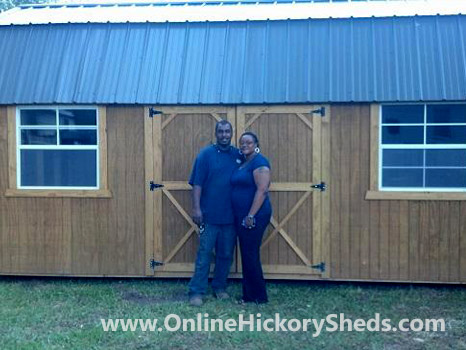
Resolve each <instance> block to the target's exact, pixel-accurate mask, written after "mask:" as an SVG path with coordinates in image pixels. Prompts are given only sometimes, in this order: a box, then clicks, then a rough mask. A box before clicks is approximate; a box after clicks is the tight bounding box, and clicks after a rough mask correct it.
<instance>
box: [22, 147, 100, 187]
mask: <svg viewBox="0 0 466 350" xmlns="http://www.w3.org/2000/svg"><path fill="white" fill-rule="evenodd" d="M96 179H97V154H96V151H95V150H35V149H34V150H32V149H31V150H30V149H27V150H21V186H50V187H51V186H54V187H60V186H63V187H95V186H97V183H96Z"/></svg>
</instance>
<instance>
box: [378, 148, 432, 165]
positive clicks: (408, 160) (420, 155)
mask: <svg viewBox="0 0 466 350" xmlns="http://www.w3.org/2000/svg"><path fill="white" fill-rule="evenodd" d="M382 156H383V161H382V164H383V166H423V164H424V150H422V149H415V150H411V149H385V150H383V154H382Z"/></svg>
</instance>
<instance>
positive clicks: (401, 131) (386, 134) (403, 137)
mask: <svg viewBox="0 0 466 350" xmlns="http://www.w3.org/2000/svg"><path fill="white" fill-rule="evenodd" d="M382 143H383V144H423V143H424V128H423V127H422V126H383V127H382Z"/></svg>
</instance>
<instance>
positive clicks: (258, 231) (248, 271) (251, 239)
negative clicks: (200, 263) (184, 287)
mask: <svg viewBox="0 0 466 350" xmlns="http://www.w3.org/2000/svg"><path fill="white" fill-rule="evenodd" d="M263 166H265V167H267V168H269V169H270V164H269V161H268V160H267V158H265V157H264V156H262V155H261V154H258V155H256V156H255V157H254V159H253V160H251V162H249V163H248V164H246V165H245V167H244V168H238V169H236V170H235V171H234V172H233V174H232V176H231V184H232V201H233V212H234V215H235V226H236V230H237V233H238V237H239V243H240V246H241V261H242V266H243V300H244V301H246V302H257V303H265V302H267V291H266V289H265V280H264V277H263V274H262V265H261V262H260V246H261V242H262V236H263V235H264V231H265V229H266V228H267V225H268V224H269V222H270V217H271V216H272V206H271V204H270V200H269V197H268V195H267V196H266V198H265V200H264V203H263V204H262V206H261V208H260V209H259V211H258V212H257V214H256V215H255V219H256V226H255V227H254V228H252V229H248V228H245V227H243V226H242V225H241V223H242V221H243V219H244V217H245V216H247V215H248V214H249V209H251V205H252V202H253V200H254V196H255V194H256V190H257V186H256V183H255V182H254V175H253V171H254V170H255V169H257V168H259V167H263Z"/></svg>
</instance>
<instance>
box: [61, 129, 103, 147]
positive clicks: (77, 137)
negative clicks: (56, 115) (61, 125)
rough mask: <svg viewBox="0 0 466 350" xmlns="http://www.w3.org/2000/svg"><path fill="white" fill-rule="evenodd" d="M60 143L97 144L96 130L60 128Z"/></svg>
mask: <svg viewBox="0 0 466 350" xmlns="http://www.w3.org/2000/svg"><path fill="white" fill-rule="evenodd" d="M60 145H97V130H60Z"/></svg>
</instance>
